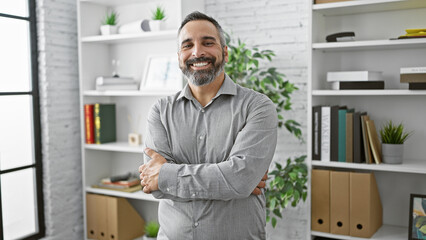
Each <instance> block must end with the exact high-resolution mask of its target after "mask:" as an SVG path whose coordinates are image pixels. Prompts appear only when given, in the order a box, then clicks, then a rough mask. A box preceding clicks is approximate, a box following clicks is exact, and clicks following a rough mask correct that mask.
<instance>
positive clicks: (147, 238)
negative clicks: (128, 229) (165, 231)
mask: <svg viewBox="0 0 426 240" xmlns="http://www.w3.org/2000/svg"><path fill="white" fill-rule="evenodd" d="M158 230H160V224H158V223H157V222H156V221H150V222H148V223H147V224H146V225H145V235H144V236H143V240H155V239H157V234H158Z"/></svg>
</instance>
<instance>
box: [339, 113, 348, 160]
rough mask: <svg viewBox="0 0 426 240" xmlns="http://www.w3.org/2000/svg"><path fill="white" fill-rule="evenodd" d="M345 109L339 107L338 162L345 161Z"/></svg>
mask: <svg viewBox="0 0 426 240" xmlns="http://www.w3.org/2000/svg"><path fill="white" fill-rule="evenodd" d="M346 113H347V110H346V109H339V130H338V131H339V140H338V142H339V143H338V146H339V147H338V149H339V157H338V159H339V160H338V161H339V162H346Z"/></svg>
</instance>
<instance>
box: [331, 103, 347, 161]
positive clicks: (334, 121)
mask: <svg viewBox="0 0 426 240" xmlns="http://www.w3.org/2000/svg"><path fill="white" fill-rule="evenodd" d="M344 108H346V106H343V107H339V106H332V107H331V108H330V116H331V123H330V124H331V127H330V130H331V134H330V160H331V161H335V162H337V161H338V159H339V141H338V140H339V139H338V138H339V109H344Z"/></svg>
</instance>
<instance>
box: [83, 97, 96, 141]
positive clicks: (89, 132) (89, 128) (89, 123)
mask: <svg viewBox="0 0 426 240" xmlns="http://www.w3.org/2000/svg"><path fill="white" fill-rule="evenodd" d="M93 108H94V105H93V104H84V127H85V136H86V143H87V144H93V143H95V128H94V118H93Z"/></svg>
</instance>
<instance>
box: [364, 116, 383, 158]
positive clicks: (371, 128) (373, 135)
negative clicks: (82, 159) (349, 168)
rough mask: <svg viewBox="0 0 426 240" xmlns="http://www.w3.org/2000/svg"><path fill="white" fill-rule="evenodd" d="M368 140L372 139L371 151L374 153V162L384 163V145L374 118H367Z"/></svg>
mask: <svg viewBox="0 0 426 240" xmlns="http://www.w3.org/2000/svg"><path fill="white" fill-rule="evenodd" d="M366 124H367V131H368V140H369V141H370V147H371V152H372V153H373V158H374V162H375V163H376V164H380V163H382V146H381V143H380V140H379V136H378V135H377V131H376V126H375V125H374V121H373V120H371V119H370V120H367V121H366Z"/></svg>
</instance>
